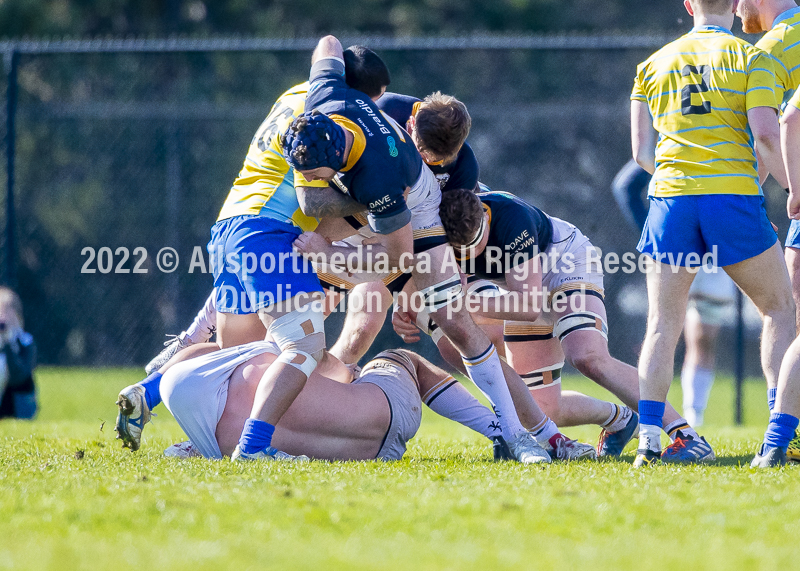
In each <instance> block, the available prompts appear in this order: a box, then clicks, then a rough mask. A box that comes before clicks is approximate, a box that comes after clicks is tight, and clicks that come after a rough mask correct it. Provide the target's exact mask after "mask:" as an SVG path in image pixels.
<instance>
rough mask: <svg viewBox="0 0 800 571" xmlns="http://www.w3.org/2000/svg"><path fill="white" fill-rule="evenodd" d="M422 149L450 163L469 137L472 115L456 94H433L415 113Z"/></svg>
mask: <svg viewBox="0 0 800 571" xmlns="http://www.w3.org/2000/svg"><path fill="white" fill-rule="evenodd" d="M414 122H415V125H416V130H417V138H418V139H419V143H420V147H422V148H420V151H430V152H431V153H434V154H435V155H437V156H438V157H440V158H441V159H443V160H444V162H445V163H449V162H451V161H452V160H454V159H455V158H456V156H457V155H458V152H459V151H460V150H461V145H463V144H464V141H466V140H467V135H469V130H470V127H472V118H470V116H469V112H468V111H467V106H466V105H464V104H463V103H461V101H459V100H458V99H456V98H455V97H453V96H452V95H443V94H442V93H441V92H439V91H437V92H436V93H431V94H430V95H428V96H427V97H426V98H425V99H424V100H423V101H422V104H421V105H420V106H419V111H417V114H416V115H414Z"/></svg>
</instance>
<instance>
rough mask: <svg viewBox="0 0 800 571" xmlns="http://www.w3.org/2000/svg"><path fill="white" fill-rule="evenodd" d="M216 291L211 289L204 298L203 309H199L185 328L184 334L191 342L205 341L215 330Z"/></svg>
mask: <svg viewBox="0 0 800 571" xmlns="http://www.w3.org/2000/svg"><path fill="white" fill-rule="evenodd" d="M216 299H217V291H216V290H212V291H211V295H209V296H208V299H206V302H205V304H204V305H203V309H201V310H200V311H199V312H198V313H197V316H195V318H194V321H192V324H191V325H190V326H189V328H188V329H187V330H186V336H187V337H189V339H191V340H192V343H205V342H206V341H208V340H209V339H211V336H212V335H214V333H215V332H216V330H217V309H216V307H215V305H216Z"/></svg>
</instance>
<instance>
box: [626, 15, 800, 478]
mask: <svg viewBox="0 0 800 571" xmlns="http://www.w3.org/2000/svg"><path fill="white" fill-rule="evenodd" d="M736 4H737V2H736V0H686V1H685V2H684V5H685V7H686V10H687V11H688V12H689V14H690V15H692V17H693V18H694V24H695V27H694V28H693V29H692V30H691V31H690V32H689V33H688V34H686V35H684V36H682V37H681V38H679V39H677V40H675V41H674V42H671V43H670V44H667V45H666V46H665V47H664V48H662V49H661V50H659V51H657V52H656V53H655V54H653V55H652V56H650V58H648V59H647V60H646V61H645V62H643V63H642V64H640V65H639V66H638V69H637V73H636V78H635V82H634V88H633V93H632V95H631V100H632V101H631V139H632V146H633V156H634V158H635V159H636V161H637V162H638V163H639V165H640V166H642V167H643V168H644V169H645V170H647V171H648V172H650V173H652V174H654V179H653V191H652V192H651V196H650V210H649V213H648V216H647V221H646V223H645V230H644V232H643V233H642V238H641V240H640V242H639V246H638V249H639V251H641V252H642V253H644V254H646V255H648V256H649V257H650V258H652V260H653V263H652V264H651V267H650V269H649V271H648V272H647V290H648V300H649V314H648V324H647V334H646V336H645V340H644V344H643V346H642V352H641V356H640V360H639V378H640V393H641V396H640V399H641V400H640V401H639V415H640V429H639V450H638V452H637V456H636V460H635V461H634V465H635V466H646V465H652V464H654V463H656V462H657V461H658V459H659V458H661V460H663V461H667V462H682V463H687V462H705V461H709V460H713V459H714V458H715V456H714V452H713V450H712V449H711V447H710V446H709V445H708V443H707V442H705V440H703V439H698V438H694V437H686V438H679V439H678V440H676V442H675V445H673V446H671V447H670V450H668V451H665V453H664V454H662V452H661V441H660V438H659V433H660V428H661V424H662V418H663V415H664V406H665V405H664V403H665V401H666V397H667V392H668V391H669V386H670V383H671V381H672V373H673V360H674V357H675V347H676V345H677V342H678V338H679V336H680V332H681V328H682V324H683V323H682V322H683V316H684V315H685V312H686V304H687V299H688V294H689V288H690V286H691V284H692V281H693V279H694V273H693V271H692V269H693V268H694V267H697V266H700V265H701V263H702V262H701V259H702V257H703V256H704V255H707V254H710V255H712V256H714V255H716V260H715V261H716V265H717V266H719V267H723V268H724V269H725V272H726V273H727V274H728V275H729V276H730V277H731V278H733V280H734V282H736V284H737V285H738V286H739V287H740V288H741V289H742V290H743V291H744V293H745V294H747V295H748V297H750V299H751V300H752V301H753V303H754V304H755V305H756V307H757V308H758V310H759V312H760V314H761V315H762V318H763V321H764V326H763V334H762V352H761V353H762V359H761V362H762V367H763V370H764V375H765V377H766V378H767V382H768V383H769V386H776V385H777V384H778V380H779V379H778V371H779V369H780V365H781V360H782V359H783V356H784V354H785V353H786V349H787V348H788V347H789V345H790V343H791V342H792V340H793V339H794V337H795V320H794V312H795V307H794V302H793V300H792V296H791V284H790V282H789V276H788V272H787V270H786V264H785V263H784V261H783V258H782V255H781V251H780V246H779V244H778V241H777V235H776V233H775V230H774V229H773V227H772V225H771V224H770V222H769V220H768V219H767V215H766V211H765V209H764V198H763V195H762V191H761V186H760V180H759V173H758V164H759V162H760V161H759V160H757V158H756V149H757V150H758V156H759V158H760V160H761V161H763V165H764V170H765V171H766V172H770V173H772V175H773V176H775V178H776V179H777V180H778V182H779V183H781V184H784V186H785V182H786V181H785V179H786V177H785V172H784V169H783V164H782V161H781V157H780V152H779V151H780V142H779V131H778V119H777V109H778V104H777V102H776V100H775V92H774V86H775V73H774V69H773V62H772V58H770V57H769V55H767V54H765V53H764V52H763V51H761V50H759V49H757V48H755V47H753V46H751V45H750V44H748V43H747V42H745V41H743V40H740V39H738V38H736V37H734V36H733V34H732V33H731V31H730V28H731V25H732V24H733V17H734V11H735V10H736ZM654 130H655V132H657V133H658V143H657V145H656V144H655V134H654ZM754 143H755V147H754ZM764 276H769V279H768V280H765V279H764ZM792 389H794V387H790V386H787V389H786V390H784V391H783V394H782V391H781V387H779V390H778V397H777V401H776V403H775V408H774V409H773V413H772V415H771V416H770V425H769V428H768V430H767V436H766V437H765V443H764V445H763V446H762V449H761V451H760V452H763V456H764V457H765V458H767V459H768V462H772V461H773V459H774V456H775V455H774V454H773V453H772V450H773V449H775V448H778V449H780V452H781V453H785V450H786V446H787V445H788V443H789V441H790V440H791V438H792V436H793V434H794V430H795V428H796V427H797V423H798V419H797V416H798V413H800V406H798V405H800V399H796V398H795V397H794V395H793V394H792V392H793V391H792ZM761 456H762V455H761V454H759V457H761ZM757 460H758V458H757Z"/></svg>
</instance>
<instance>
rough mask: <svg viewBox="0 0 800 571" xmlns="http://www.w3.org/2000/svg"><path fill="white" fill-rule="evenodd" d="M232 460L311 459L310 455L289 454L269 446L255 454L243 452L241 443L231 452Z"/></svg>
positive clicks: (287, 460) (290, 460)
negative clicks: (240, 446)
mask: <svg viewBox="0 0 800 571" xmlns="http://www.w3.org/2000/svg"><path fill="white" fill-rule="evenodd" d="M231 460H232V461H234V462H247V461H252V460H266V461H272V460H278V461H283V462H309V461H310V460H311V459H310V458H309V457H308V456H305V455H303V456H292V455H291V454H287V453H286V452H281V451H280V450H278V449H276V448H273V447H272V446H269V447H268V448H265V449H264V450H259V451H258V452H256V453H254V454H248V453H247V452H242V451H241V449H240V448H239V445H238V444H237V445H236V450H234V451H233V454H231Z"/></svg>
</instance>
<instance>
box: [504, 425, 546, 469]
mask: <svg viewBox="0 0 800 571" xmlns="http://www.w3.org/2000/svg"><path fill="white" fill-rule="evenodd" d="M508 449H509V450H510V451H511V456H512V457H513V458H514V460H516V461H517V462H520V463H522V464H549V463H550V455H549V454H548V453H547V450H545V449H544V448H542V447H541V446H540V445H539V443H538V442H536V439H535V438H534V437H533V434H531V433H530V432H520V433H519V435H517V437H516V438H515V439H514V440H512V441H511V442H509V443H508Z"/></svg>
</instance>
